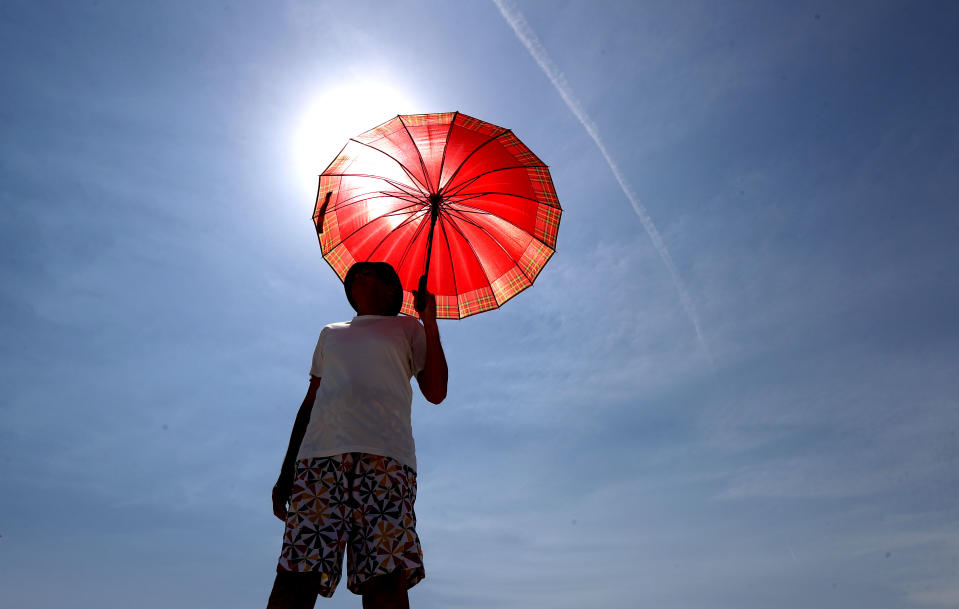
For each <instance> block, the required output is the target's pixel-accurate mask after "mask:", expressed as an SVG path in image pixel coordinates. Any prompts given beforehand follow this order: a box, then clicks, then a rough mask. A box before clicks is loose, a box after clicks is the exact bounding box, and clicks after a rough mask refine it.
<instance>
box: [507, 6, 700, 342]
mask: <svg viewBox="0 0 959 609" xmlns="http://www.w3.org/2000/svg"><path fill="white" fill-rule="evenodd" d="M493 2H494V3H496V7H497V8H498V9H499V11H500V13H501V14H502V15H503V18H504V19H506V21H507V23H509V25H510V27H511V28H513V31H514V32H515V33H516V37H517V38H519V40H520V42H522V43H523V46H525V47H526V50H527V51H529V53H530V55H532V56H533V59H535V60H536V63H537V64H538V65H539V67H540V68H541V69H542V70H543V72H544V73H545V74H546V76H547V77H548V78H549V80H550V82H551V83H553V86H554V87H555V88H556V91H557V92H558V93H559V95H560V97H562V98H563V101H564V102H565V103H566V106H567V107H568V108H569V109H570V111H571V112H572V113H573V114H574V115H575V116H576V119H577V120H578V121H579V122H580V123H581V124H582V125H583V127H584V128H585V129H586V132H587V133H589V136H590V137H591V138H592V140H593V142H594V143H595V144H596V147H597V148H599V152H600V154H602V155H603V158H604V159H605V160H606V164H607V165H608V166H609V169H610V171H612V172H613V176H614V177H615V178H616V181H617V182H618V183H619V187H620V188H621V189H622V191H623V194H624V195H626V198H627V199H628V200H629V202H630V204H631V205H632V206H633V211H635V212H636V215H637V216H638V217H639V221H640V222H642V224H643V228H645V229H646V233H647V234H648V235H649V238H650V240H652V242H653V247H655V248H656V251H657V252H658V253H659V257H660V258H662V260H663V264H665V265H666V269H667V270H668V271H669V274H670V276H671V277H672V279H673V285H675V286H676V291H677V292H678V293H679V300H680V302H681V303H682V305H683V309H684V310H685V311H686V315H687V316H688V317H689V321H690V322H691V323H692V324H693V328H695V330H696V336H697V338H698V339H699V343H700V344H701V345H702V348H703V351H704V352H705V353H706V356H707V357H708V358H709V359H710V361H712V355H711V354H710V351H709V347H708V346H707V344H706V339H705V337H704V336H703V331H702V327H701V325H700V323H699V317H698V315H697V314H696V308H695V307H694V306H693V301H692V299H691V298H690V297H689V293H688V292H687V290H686V286H685V285H684V284H683V281H682V279H681V278H680V276H679V273H678V272H677V270H676V265H675V264H674V263H673V258H672V256H670V254H669V249H668V248H667V247H666V243H665V242H664V241H663V238H662V236H661V235H660V234H659V230H658V229H657V228H656V225H655V224H654V223H653V219H652V218H650V216H649V212H647V211H646V207H645V206H644V205H643V204H642V202H641V201H640V200H639V197H638V196H637V195H636V191H634V190H633V187H632V186H631V185H630V184H629V182H628V181H627V180H626V177H625V176H624V175H623V172H622V171H621V170H620V168H619V165H618V164H617V163H616V161H614V160H613V157H612V155H611V154H610V153H609V150H608V149H607V148H606V145H605V144H604V143H603V140H602V138H601V137H600V135H599V128H598V127H597V126H596V123H595V122H594V121H593V119H591V118H590V117H589V114H587V113H586V110H584V109H583V106H582V104H580V103H579V99H577V98H576V96H575V95H574V94H573V88H572V86H570V84H569V82H568V81H567V80H566V76H565V75H564V74H563V73H562V72H561V71H560V70H559V69H558V68H557V67H556V64H554V63H553V61H552V59H550V57H549V54H548V53H547V52H546V48H545V47H543V44H542V43H541V42H540V41H539V37H537V36H536V32H534V31H533V28H531V27H530V25H529V23H527V22H526V18H525V17H523V13H521V12H520V11H519V9H517V8H516V7H515V6H513V5H512V4H511V3H510V2H508V1H507V0H493Z"/></svg>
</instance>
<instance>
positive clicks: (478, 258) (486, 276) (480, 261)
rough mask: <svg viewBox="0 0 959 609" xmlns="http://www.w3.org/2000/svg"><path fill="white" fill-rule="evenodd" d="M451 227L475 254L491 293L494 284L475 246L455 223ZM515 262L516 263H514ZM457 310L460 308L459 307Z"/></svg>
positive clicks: (497, 304)
mask: <svg viewBox="0 0 959 609" xmlns="http://www.w3.org/2000/svg"><path fill="white" fill-rule="evenodd" d="M446 213H447V214H450V212H449V210H447V211H446ZM450 215H452V214H450ZM463 221H464V222H466V223H468V224H473V222H470V221H469V220H466V219H465V218H464V219H463ZM450 226H452V227H453V230H455V231H456V232H457V233H459V235H460V237H462V238H463V241H465V242H466V245H468V246H469V248H470V251H471V252H473V258H475V259H476V263H477V264H478V265H479V268H480V270H481V271H482V272H483V277H484V278H485V279H486V284H487V285H489V286H490V291H492V290H493V282H492V281H490V278H489V275H487V274H486V268H485V267H484V266H483V261H482V260H480V257H479V254H477V253H476V248H474V247H473V244H472V243H470V240H469V239H467V238H466V234H465V233H463V231H462V230H460V227H458V226H457V225H456V223H455V222H450ZM479 228H480V230H482V227H479ZM493 241H494V243H496V245H499V246H500V247H503V246H502V245H500V244H499V242H497V241H496V240H495V239H494V240H493ZM506 255H507V256H509V252H506ZM509 258H510V260H513V257H512V256H510V257H509ZM514 262H515V261H514ZM493 299H494V300H495V299H496V295H495V294H494V295H493ZM458 301H459V295H458V294H457V305H458V304H459V302H458ZM496 306H499V303H496ZM457 308H458V307H457Z"/></svg>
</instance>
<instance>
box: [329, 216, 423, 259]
mask: <svg viewBox="0 0 959 609" xmlns="http://www.w3.org/2000/svg"><path fill="white" fill-rule="evenodd" d="M410 207H413V206H412V205H408V206H407V207H405V208H402V209H408V208H410ZM399 211H400V210H394V211H392V212H390V213H388V214H383V215H382V216H377V219H378V218H385V217H387V216H391V215H393V214H395V213H397V212H399ZM414 215H416V212H414V213H412V214H410V217H411V218H412V217H413V216H414ZM372 225H373V223H372V222H365V223H363V224H361V225H360V226H359V227H358V228H357V229H356V230H354V231H353V232H352V233H350V234H349V235H347V236H345V237H343V238H342V239H340V240H339V241H337V242H336V244H335V245H333V246H331V247H330V249H331V250H332V249H334V248H336V247H337V246H339V245H340V244H341V243H344V242H345V241H346V240H347V239H350V238H352V237H353V236H354V235H356V234H357V233H359V232H360V231H361V230H363V229H364V228H367V227H369V226H372ZM394 230H395V229H394Z"/></svg>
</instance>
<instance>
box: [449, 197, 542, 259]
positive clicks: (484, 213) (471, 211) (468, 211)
mask: <svg viewBox="0 0 959 609" xmlns="http://www.w3.org/2000/svg"><path fill="white" fill-rule="evenodd" d="M464 207H468V208H469V209H456V210H453V211H455V212H456V213H457V214H460V215H459V216H457V217H460V218H462V220H463V221H464V222H469V220H467V219H466V217H465V216H464V215H463V214H472V215H474V216H493V217H494V218H498V219H499V220H500V221H502V222H505V223H507V224H509V225H510V226H512V227H513V228H515V229H516V230H518V231H522V232H523V234H524V235H527V236H529V238H530V239H535V240H536V241H539V242H540V243H542V244H543V246H544V247H549V245H547V244H546V243H543V240H542V239H539V238H537V237H536V235H534V234H533V233H531V232H529V231H528V230H526V229H525V228H523V227H522V226H519V225H518V224H516V223H514V222H510V221H509V220H507V219H506V218H504V217H503V216H497V215H496V214H494V213H492V212H488V211H485V210H482V209H476V208H475V207H471V206H469V205H465V206H464ZM471 224H472V222H471ZM549 249H553V248H551V247H549Z"/></svg>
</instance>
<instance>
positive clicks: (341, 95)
mask: <svg viewBox="0 0 959 609" xmlns="http://www.w3.org/2000/svg"><path fill="white" fill-rule="evenodd" d="M418 112H425V110H423V109H421V108H417V107H416V106H415V104H414V103H413V101H412V100H411V99H410V97H409V96H407V95H406V94H404V93H403V92H401V91H400V90H398V89H396V88H394V87H392V86H391V85H389V84H387V83H384V82H381V81H354V82H350V83H344V84H341V85H337V86H334V87H331V88H327V89H323V90H322V91H320V92H319V93H318V94H317V95H316V97H314V98H313V99H312V100H311V101H310V103H309V105H308V106H307V107H306V108H305V110H304V113H303V115H302V118H301V119H300V121H299V124H298V125H297V127H296V131H295V134H294V142H293V165H294V171H295V172H296V178H297V181H298V182H299V183H301V184H302V186H301V188H302V189H303V192H304V193H306V196H308V197H311V198H312V197H313V196H315V195H316V181H317V176H318V175H319V174H320V173H322V172H323V170H324V169H326V167H327V165H329V164H330V162H331V161H332V160H333V158H334V157H335V156H336V154H337V153H338V152H339V151H340V149H341V148H343V146H344V145H345V144H346V142H347V140H348V139H349V138H351V137H353V136H355V135H358V134H360V133H362V132H364V131H366V130H367V129H371V128H373V127H375V126H377V125H379V124H380V123H383V122H386V121H387V120H389V119H391V118H393V117H394V116H396V115H397V114H414V113H418Z"/></svg>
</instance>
